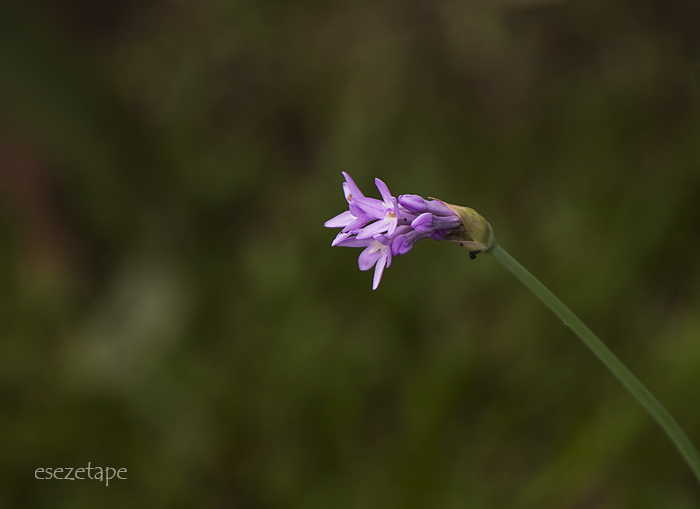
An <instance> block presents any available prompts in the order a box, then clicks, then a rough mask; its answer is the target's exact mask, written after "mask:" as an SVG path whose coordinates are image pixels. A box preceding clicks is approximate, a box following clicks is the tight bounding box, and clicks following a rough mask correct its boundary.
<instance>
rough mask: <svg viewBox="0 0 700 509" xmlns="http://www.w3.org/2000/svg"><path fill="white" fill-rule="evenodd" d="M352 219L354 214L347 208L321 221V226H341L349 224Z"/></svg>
mask: <svg viewBox="0 0 700 509" xmlns="http://www.w3.org/2000/svg"><path fill="white" fill-rule="evenodd" d="M354 220H355V216H354V215H353V214H352V213H351V212H350V211H349V210H346V211H345V212H341V213H340V214H338V215H337V216H335V217H333V218H331V219H329V220H328V221H326V222H325V223H323V226H325V227H326V228H342V227H345V226H347V225H349V224H350V223H352V222H353V221H354Z"/></svg>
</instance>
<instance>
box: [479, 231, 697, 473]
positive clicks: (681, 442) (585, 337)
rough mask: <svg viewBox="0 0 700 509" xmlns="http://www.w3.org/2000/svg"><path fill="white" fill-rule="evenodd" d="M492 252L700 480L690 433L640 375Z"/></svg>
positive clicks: (498, 251)
mask: <svg viewBox="0 0 700 509" xmlns="http://www.w3.org/2000/svg"><path fill="white" fill-rule="evenodd" d="M487 252H488V253H489V254H491V255H493V257H494V258H495V259H496V260H498V261H499V262H500V263H501V265H503V266H504V267H505V268H506V269H508V271H510V273H511V274H513V275H514V276H515V277H516V278H518V279H519V280H520V281H521V282H522V283H523V284H524V285H525V286H526V287H528V288H529V289H530V291H532V293H534V294H535V295H536V296H537V297H539V298H540V300H541V301H542V302H544V304H545V305H547V307H548V308H549V309H551V310H552V311H554V314H556V315H557V316H558V317H559V318H561V320H562V321H563V322H564V324H565V325H567V326H568V327H570V328H571V330H573V331H574V333H575V334H576V335H577V336H578V337H579V338H581V340H582V341H583V342H584V343H586V346H588V348H590V349H591V350H593V353H594V354H596V355H597V356H598V358H599V359H600V360H601V361H603V364H605V365H606V366H607V367H608V369H609V370H610V371H612V373H613V374H614V375H615V376H616V377H617V378H618V379H619V380H620V381H621V382H622V384H623V385H624V386H625V387H627V390H629V391H630V392H631V393H632V396H634V397H635V398H637V400H638V401H639V402H640V403H641V404H642V406H643V407H644V408H645V409H646V410H647V412H649V413H650V414H651V416H652V417H653V418H654V419H656V422H658V423H659V425H660V426H661V427H662V428H663V430H664V431H665V432H666V433H667V434H668V436H669V437H670V438H671V440H672V441H673V443H674V444H676V447H678V450H679V451H680V452H681V454H682V455H683V457H684V458H685V461H686V462H687V463H688V465H689V466H690V468H691V469H692V470H693V472H694V473H695V477H697V479H698V482H700V455H698V451H697V450H696V449H695V447H694V446H693V443H692V442H691V441H690V439H689V438H688V436H687V435H686V434H685V433H684V432H683V430H682V429H681V428H680V426H678V424H677V423H676V421H675V420H674V419H673V417H671V415H670V414H669V413H668V412H667V411H666V409H665V408H664V407H663V406H661V403H659V402H658V401H657V400H656V398H654V396H652V395H651V393H650V392H649V391H648V390H647V388H646V387H644V385H642V383H641V382H640V381H639V380H637V378H636V377H635V376H634V375H633V374H632V372H631V371H630V370H629V369H627V367H626V366H625V365H624V364H623V363H622V362H621V361H620V359H618V358H617V357H615V354H613V353H612V352H611V351H610V350H609V349H608V347H606V346H605V345H604V344H603V342H602V341H601V340H600V339H598V337H597V336H596V335H595V334H593V332H592V331H591V329H589V328H588V327H587V326H586V325H585V324H584V323H583V322H582V321H581V320H580V319H579V318H578V317H577V316H576V315H575V314H574V313H572V312H571V310H570V309H569V308H568V307H566V306H565V305H564V303H563V302H562V301H560V300H559V299H558V298H557V297H556V296H555V295H554V294H553V293H552V292H550V291H549V290H548V289H547V287H545V286H544V285H543V284H542V283H540V282H539V281H538V280H537V278H535V276H533V275H532V274H530V272H528V271H527V269H525V267H523V266H522V265H520V264H519V263H518V262H517V261H516V260H515V259H514V258H513V257H512V256H510V255H509V254H508V253H506V251H505V250H504V249H503V248H502V247H501V246H499V245H498V244H494V245H493V246H492V247H491V248H490V249H489V250H488V251H487Z"/></svg>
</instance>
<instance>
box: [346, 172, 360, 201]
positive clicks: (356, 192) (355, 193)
mask: <svg viewBox="0 0 700 509" xmlns="http://www.w3.org/2000/svg"><path fill="white" fill-rule="evenodd" d="M342 173H343V177H345V182H346V184H347V187H346V185H345V184H343V191H345V197H346V198H348V196H352V198H353V199H354V198H362V197H364V194H362V191H360V188H359V187H357V184H355V181H354V180H353V179H352V177H351V176H350V175H348V174H347V173H345V172H342ZM348 201H350V198H348Z"/></svg>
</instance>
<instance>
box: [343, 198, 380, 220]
mask: <svg viewBox="0 0 700 509" xmlns="http://www.w3.org/2000/svg"><path fill="white" fill-rule="evenodd" d="M352 202H353V204H354V205H355V206H356V207H357V208H358V209H359V210H360V211H361V212H362V213H364V214H367V215H370V216H372V217H373V218H374V219H383V218H384V216H386V205H385V204H384V203H383V202H381V201H379V200H377V199H376V198H365V197H360V198H355V199H353V200H352ZM351 210H352V209H351ZM355 215H358V214H355Z"/></svg>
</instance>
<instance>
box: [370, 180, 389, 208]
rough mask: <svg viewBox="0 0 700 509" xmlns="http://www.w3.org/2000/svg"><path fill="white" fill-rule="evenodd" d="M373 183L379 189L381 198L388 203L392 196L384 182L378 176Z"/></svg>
mask: <svg viewBox="0 0 700 509" xmlns="http://www.w3.org/2000/svg"><path fill="white" fill-rule="evenodd" d="M374 183H375V184H376V185H377V189H379V194H381V195H382V199H383V200H384V203H386V204H387V205H390V204H391V199H392V196H391V193H390V192H389V188H388V187H387V185H386V184H385V183H384V181H383V180H381V179H379V178H375V179H374Z"/></svg>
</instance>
